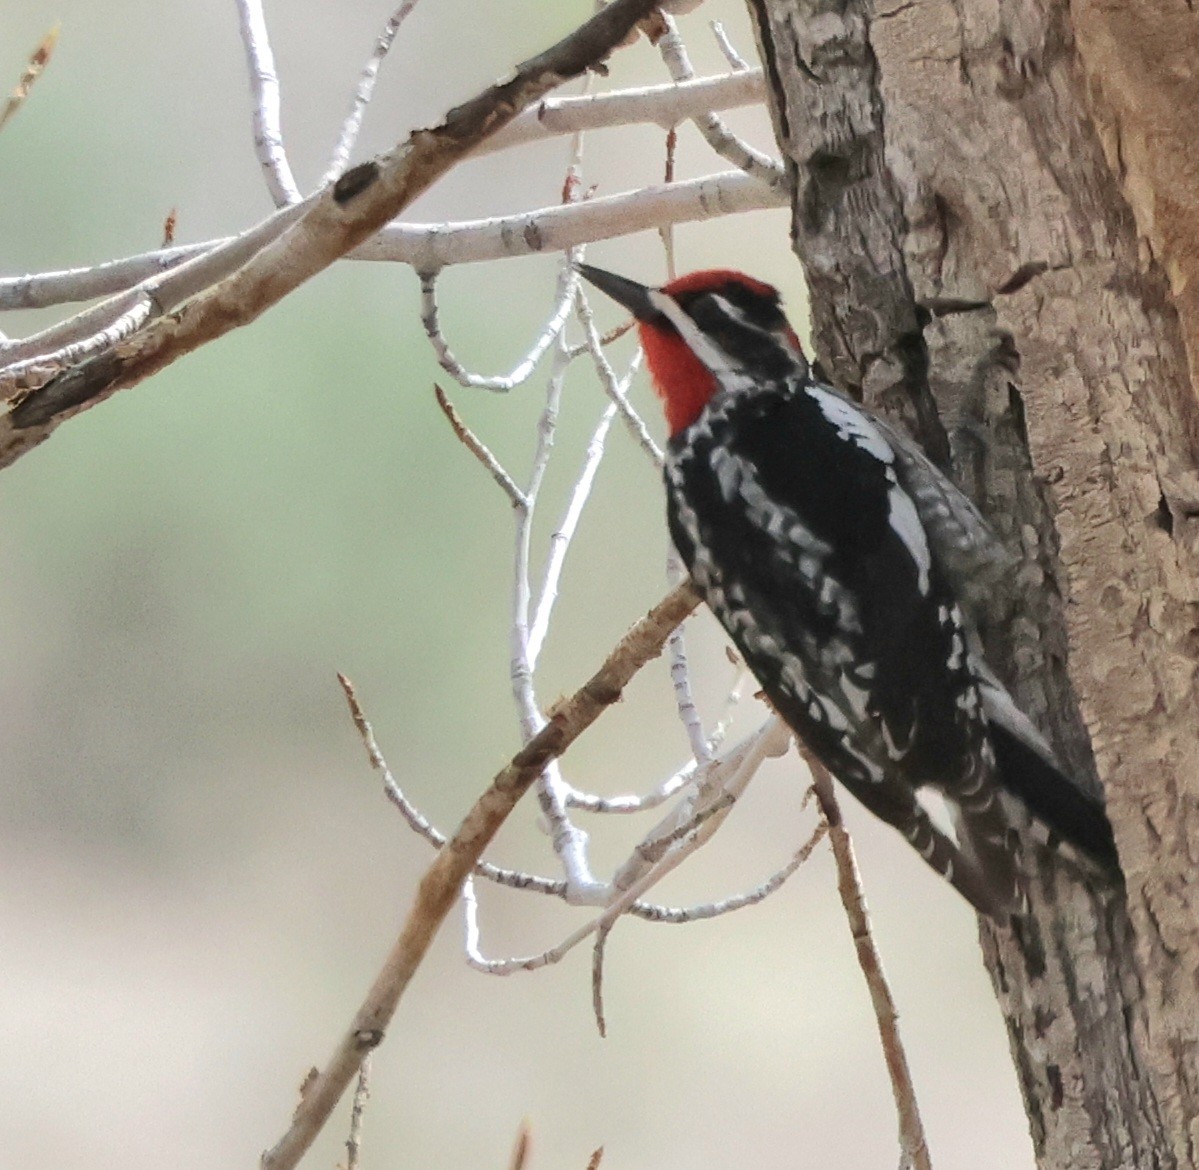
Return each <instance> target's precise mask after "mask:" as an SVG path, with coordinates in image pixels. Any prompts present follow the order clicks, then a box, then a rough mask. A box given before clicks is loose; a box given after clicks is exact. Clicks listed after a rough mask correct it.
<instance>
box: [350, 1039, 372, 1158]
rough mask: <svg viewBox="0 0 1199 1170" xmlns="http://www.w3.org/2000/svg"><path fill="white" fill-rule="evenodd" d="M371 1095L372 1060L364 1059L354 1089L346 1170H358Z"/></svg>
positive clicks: (368, 1056) (368, 1057) (367, 1056)
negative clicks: (363, 1125) (363, 1129)
mask: <svg viewBox="0 0 1199 1170" xmlns="http://www.w3.org/2000/svg"><path fill="white" fill-rule="evenodd" d="M370 1095H371V1058H370V1055H369V1054H368V1055H366V1056H364V1057H363V1058H362V1067H361V1068H359V1070H358V1084H357V1085H356V1086H355V1087H354V1100H353V1103H352V1104H351V1105H350V1132H349V1135H348V1136H347V1137H346V1170H358V1158H359V1155H360V1154H361V1152H362V1117H363V1114H364V1113H365V1112H366V1103H367V1101H368V1100H369V1099H370Z"/></svg>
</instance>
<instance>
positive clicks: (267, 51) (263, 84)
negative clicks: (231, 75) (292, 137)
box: [237, 0, 300, 207]
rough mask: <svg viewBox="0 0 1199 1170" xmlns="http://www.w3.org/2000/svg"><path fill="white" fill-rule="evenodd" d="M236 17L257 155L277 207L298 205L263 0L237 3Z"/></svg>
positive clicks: (298, 191)
mask: <svg viewBox="0 0 1199 1170" xmlns="http://www.w3.org/2000/svg"><path fill="white" fill-rule="evenodd" d="M237 14H238V23H239V25H240V27H241V39H242V43H243V44H244V45H245V48H246V63H247V65H248V66H249V70H250V92H251V94H252V95H253V98H254V153H255V154H257V156H258V161H259V163H260V164H261V165H262V173H263V175H264V176H265V177H266V185H267V190H269V191H270V193H271V198H272V199H274V201H275V206H276V207H283V206H284V205H286V204H288V203H298V202H299V200H300V188H299V187H298V186H297V185H296V180H295V176H294V175H293V174H292V173H291V164H290V163H289V162H288V161H287V151H286V150H285V149H284V146H283V129H282V122H281V119H280V108H281V103H280V98H279V75H278V73H276V72H275V55H274V53H272V52H271V40H270V36H269V34H268V33H267V28H266V16H265V14H264V13H263V11H262V3H261V0H237Z"/></svg>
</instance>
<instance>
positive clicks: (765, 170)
mask: <svg viewBox="0 0 1199 1170" xmlns="http://www.w3.org/2000/svg"><path fill="white" fill-rule="evenodd" d="M663 20H664V21H665V23H666V33H665V34H664V35H663V36H662V37H660V38H659V39H658V52H659V53H660V54H661V55H662V60H663V62H664V63H665V64H666V68H667V69H668V70H669V71H670V76H671V77H672V78H673V79H674V80H675V81H676V82H685V81H690V80H691V79H692V78H694V76H695V70H694V69H693V68H692V66H691V60H690V58H689V57H688V55H687V48H686V46H685V45H684V44H683V38H682V37H681V36H679V31H678V26H677V25H676V24H675V21H674V18H673V17H671V16H666V15H664V16H663ZM691 121H692V122H693V123H694V124H695V127H696V129H698V130H699V132H700V134H702V135H703V137H704V141H705V142H707V144H708V145H709V146H710V147H711V148H712V149H713V150H714V151H715V152H716V153H717V154H718V155H720V157H721V158H723V159H727V160H728V161H729V162H731V163H732V164H733V165H734V166H737V167H740V168H741V169H742V170H743V171H745V173H746V174H748V175H753V176H754V177H755V178H757V179H759V180H760V181H761V182H763V183H766V184H768V185H769V186H772V187H777V188H781V187H782V186H783V184H784V183H785V181H786V174H785V172H784V170H783V166H782V163H780V162H777V161H776V160H775V159H772V158H771V157H770V156H769V155H766V154H763V153H762V152H761V151H760V150H755V149H754V148H753V147H752V146H750V145H749V143H748V142H746V141H745V140H744V139H742V138H738V137H737V135H736V134H734V133H733V132H732V131H731V130H730V129H729V128H728V126H727V125H726V124H725V122H724V120H723V119H722V118H720V117H718V116H717V115H716V114H713V113H711V112H707V113H702V114H698V115H696V116H695V117H693V118H692V119H691Z"/></svg>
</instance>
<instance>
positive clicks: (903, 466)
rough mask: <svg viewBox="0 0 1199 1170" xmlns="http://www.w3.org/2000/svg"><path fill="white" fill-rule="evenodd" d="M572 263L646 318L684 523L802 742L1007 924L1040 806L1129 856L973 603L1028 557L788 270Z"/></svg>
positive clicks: (1062, 837)
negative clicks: (654, 277) (791, 293)
mask: <svg viewBox="0 0 1199 1170" xmlns="http://www.w3.org/2000/svg"><path fill="white" fill-rule="evenodd" d="M576 268H577V271H578V272H579V274H580V275H581V276H582V277H584V278H585V279H586V280H587V281H588V282H590V283H591V284H592V285H594V286H595V287H596V288H598V289H599V290H600V291H601V292H603V293H605V294H607V295H608V296H609V297H611V298H612V299H613V300H614V301H616V302H617V303H618V304H620V305H622V306H623V307H624V308H625V309H627V310H628V311H629V312H631V313H632V315H633V317H634V318H635V320H636V323H637V328H638V332H639V334H640V340H641V345H642V348H643V350H644V354H645V361H646V365H647V367H648V369H649V373H650V376H651V379H652V381H653V384H654V388H655V390H656V391H657V393H658V395H659V397H660V398H661V400H662V404H663V407H664V411H665V416H666V424H667V428H668V431H669V439H668V442H667V445H666V452H665V466H664V478H665V484H666V501H667V508H666V512H667V523H668V527H669V531H670V536H671V539H672V540H673V542H674V545H675V547H676V548H677V550H678V553H679V555H680V557H681V558H682V560H683V563H684V564H685V565H686V567H687V569H688V571H689V573H690V575H691V579H692V581H693V583H694V585H695V587H696V588H697V590H698V592H699V593H700V595H701V596H702V597H703V599H704V601H705V602H706V603H707V605H708V607H709V608H710V609H711V611H712V612H713V613H714V614H715V616H716V618H717V619H718V620H719V622H720V624H721V625H722V626H723V627H724V629H725V632H726V633H727V634H728V636H729V638H730V639H731V640H732V642H733V644H734V646H735V647H736V649H737V651H738V652H739V654H740V655H741V657H742V658H743V660H744V661H745V663H746V665H747V666H748V667H749V669H750V671H751V672H752V673H753V675H754V677H755V678H756V679H757V681H758V683H759V685H760V686H761V688H762V691H763V694H764V696H765V698H766V699H767V701H768V702H769V704H770V706H771V707H772V708H773V709H774V711H775V712H776V713H777V714H778V715H779V716H780V717H781V718H782V719H783V721H784V722H785V723H786V724H787V725H788V727H789V728H790V729H791V731H792V732H793V733H794V734H795V736H796V737H797V738H798V739H799V741H800V742H801V744H802V745H803V748H804V750H805V751H806V753H808V754H809V755H811V756H814V757H815V758H816V760H817V761H818V762H819V763H820V764H822V765H823V766H824V767H825V768H826V769H827V770H828V771H829V772H830V773H831V774H832V775H833V776H834V777H836V779H837V780H838V781H840V783H841V784H842V785H843V786H844V787H845V788H846V789H847V790H848V791H849V792H850V793H851V794H852V795H853V796H854V797H856V798H857V800H858V801H860V802H861V804H863V805H864V806H865V807H866V808H867V809H868V810H869V811H870V812H872V813H873V814H875V815H876V816H877V817H879V818H880V819H881V820H883V821H885V822H886V823H887V824H889V825H891V826H893V827H894V828H895V829H897V830H898V831H899V832H900V833H901V834H902V835H903V836H904V837H905V838H906V839H907V841H908V842H909V843H910V844H911V845H912V847H913V848H915V849H916V851H917V852H918V853H919V854H920V855H921V857H923V858H924V860H925V861H926V862H927V863H928V864H929V865H930V866H932V867H933V869H935V870H936V871H937V872H938V873H940V874H941V875H942V876H943V877H945V878H946V879H947V880H948V881H949V882H950V883H951V884H952V885H953V886H954V887H955V888H956V889H957V890H958V891H959V892H960V893H961V894H962V895H964V897H965V898H966V899H967V901H968V902H970V904H971V905H972V906H973V907H974V908H975V909H976V910H977V911H978V912H979V913H981V914H983V915H985V916H986V917H988V918H989V919H991V920H992V921H994V922H995V923H997V924H1000V925H1004V924H1007V923H1008V922H1010V921H1011V919H1012V917H1013V916H1014V915H1018V914H1021V913H1023V912H1024V910H1025V908H1026V905H1027V891H1026V883H1025V881H1024V873H1025V870H1024V861H1023V858H1024V851H1025V849H1026V845H1027V842H1026V837H1027V836H1028V830H1029V828H1030V827H1031V826H1034V825H1036V824H1038V823H1039V824H1040V825H1042V826H1043V827H1044V829H1045V833H1044V834H1043V836H1044V839H1045V840H1046V841H1048V842H1051V843H1056V844H1059V845H1061V844H1064V845H1066V846H1068V847H1069V848H1070V849H1071V850H1073V851H1074V853H1075V855H1079V854H1081V858H1082V859H1083V861H1084V864H1088V863H1089V864H1092V865H1094V866H1097V867H1098V868H1099V869H1100V870H1102V871H1107V872H1110V871H1113V870H1114V871H1115V872H1117V873H1118V858H1117V853H1116V846H1115V841H1114V836H1113V833H1112V829H1111V825H1110V823H1109V822H1108V820H1107V817H1106V815H1105V812H1104V808H1103V803H1102V801H1101V800H1100V799H1099V798H1098V797H1096V796H1095V795H1093V794H1092V793H1091V792H1090V791H1089V790H1087V789H1086V788H1084V787H1082V786H1081V785H1080V784H1078V783H1077V782H1075V781H1074V780H1073V779H1072V778H1071V777H1069V776H1068V775H1067V774H1066V772H1065V770H1064V769H1063V768H1062V766H1061V765H1060V763H1059V762H1058V760H1057V758H1056V757H1055V755H1054V753H1053V751H1052V749H1051V748H1050V746H1049V744H1048V743H1047V742H1046V740H1045V738H1044V737H1043V736H1042V735H1041V733H1040V732H1039V731H1038V730H1037V728H1036V727H1035V725H1034V724H1033V722H1032V720H1031V719H1029V718H1028V716H1027V715H1026V714H1025V713H1024V712H1023V711H1021V710H1020V708H1019V707H1018V706H1017V704H1016V702H1015V700H1014V699H1013V697H1012V696H1011V694H1010V693H1009V692H1008V690H1007V689H1006V688H1005V687H1004V686H1003V684H1002V683H1001V682H1000V681H999V679H998V677H997V676H996V674H995V672H994V671H993V670H992V669H991V667H990V666H989V665H988V664H987V661H986V658H985V655H984V653H983V650H982V642H981V638H980V637H979V633H978V625H977V622H978V617H977V615H978V614H979V613H980V609H981V606H982V604H983V602H984V600H985V599H986V598H987V596H988V595H989V594H990V593H992V592H993V590H994V588H995V581H996V579H997V576H999V575H1001V573H1002V569H1003V566H1004V565H1006V564H1007V563H1009V562H1010V559H1011V558H1010V557H1009V556H1008V554H1007V553H1006V551H1005V550H1004V548H1003V546H1002V545H1001V543H1000V542H999V540H998V538H997V537H995V535H994V534H993V533H992V531H991V529H990V528H989V526H988V525H987V522H986V521H985V520H984V518H983V516H982V514H981V513H980V512H979V510H978V509H977V508H976V507H975V506H974V504H973V503H972V502H971V501H970V500H969V498H968V497H967V496H966V495H965V494H963V493H962V492H961V491H960V490H959V489H958V488H957V487H956V486H955V485H954V484H953V482H952V481H951V480H950V479H949V478H948V477H947V476H946V475H944V474H943V473H942V472H941V470H940V469H939V468H938V467H937V466H936V465H935V464H934V463H933V462H932V461H931V460H930V459H929V458H928V457H927V456H926V455H925V454H924V453H923V452H922V451H921V449H920V448H919V447H918V446H917V445H916V444H915V442H914V441H913V440H911V439H910V438H908V437H907V436H905V435H903V434H902V433H901V432H899V431H898V430H896V429H895V428H894V427H892V426H891V425H890V424H889V423H888V422H886V421H885V420H884V419H882V418H880V417H878V416H877V415H875V414H874V413H872V412H871V411H870V410H868V409H867V408H865V407H864V406H862V405H861V404H860V403H858V402H856V401H855V400H853V399H852V398H851V397H849V396H848V395H847V394H845V393H843V392H841V391H840V390H838V389H836V388H835V387H833V386H832V385H829V384H828V383H827V382H825V381H824V380H823V379H822V378H821V377H819V376H816V375H814V373H813V370H812V368H811V366H810V365H809V363H808V360H807V358H806V356H805V354H804V350H803V347H802V345H801V344H800V341H799V338H798V336H797V335H796V333H795V331H794V329H793V328H792V327H791V325H790V324H789V323H788V320H787V318H786V316H785V314H784V312H783V309H782V304H781V299H780V296H779V293H778V291H777V290H776V289H775V288H773V287H772V286H771V285H769V284H766V283H764V282H763V281H760V280H756V279H754V278H753V277H750V276H747V275H745V274H744V273H741V272H737V271H734V270H731V269H710V270H704V271H700V272H693V273H690V274H689V275H686V276H681V277H678V278H676V279H673V280H671V281H669V282H668V283H666V284H664V285H662V286H661V287H657V288H655V287H650V286H647V285H644V284H640V283H638V282H636V281H633V280H629V279H627V278H626V277H623V276H618V275H616V274H614V273H611V272H607V271H605V270H603V269H601V268H596V267H594V266H592V265H589V264H581V263H580V264H578V265H576ZM930 793H936V794H939V796H940V797H941V798H942V800H943V802H944V807H945V808H946V809H947V810H948V813H949V824H948V825H944V824H943V823H941V824H939V823H938V818H937V817H935V816H934V815H931V814H930V809H932V808H933V807H935V804H936V802H935V801H930V800H929V794H930ZM1038 840H1040V838H1038Z"/></svg>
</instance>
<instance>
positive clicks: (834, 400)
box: [806, 384, 895, 466]
mask: <svg viewBox="0 0 1199 1170" xmlns="http://www.w3.org/2000/svg"><path fill="white" fill-rule="evenodd" d="M806 389H807V392H808V393H809V394H810V395H811V396H812V398H813V399H814V400H815V401H816V404H817V405H818V406H819V407H820V413H821V414H822V415H824V417H825V418H826V419H828V421H829V422H831V423H832V424H833V426H835V427H836V428H837V435H838V437H839V438H842V439H846V440H848V441H849V442H851V443H853V444H854V445H855V446H857V447H861V448H862V450H863V451H869V452H870V454H871V455H873V456H874V457H875V459H877V460H878V461H879V462H880V463H885V464H887V466H890V465H891V464H892V463H894V462H895V452H894V451H893V450H892V449H891V444H890V443H888V442H887V438H886V436H885V435H884V434H883V432H882V431H880V430H879V429H878V427H876V426H875V425H874V423H872V422H871V421H870V419H868V418H867V417H866V416H865V415H864V414H863V413H862V412H861V411H860V410H858V409H857V408H856V407H855V406H854V405H853V403H851V402H847V401H846V400H845V399H844V398H842V397H841V396H840V395H839V394H834V393H833V391H831V390H829V389H827V388H826V387H824V386H821V385H819V384H812V385H809V386H808V387H806Z"/></svg>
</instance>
